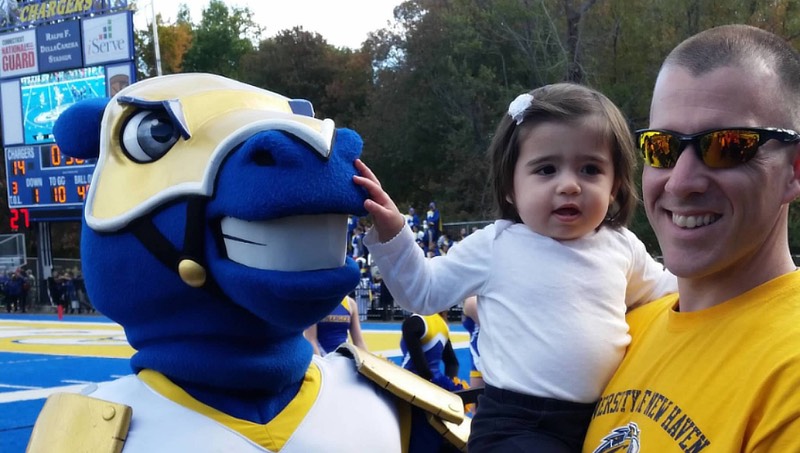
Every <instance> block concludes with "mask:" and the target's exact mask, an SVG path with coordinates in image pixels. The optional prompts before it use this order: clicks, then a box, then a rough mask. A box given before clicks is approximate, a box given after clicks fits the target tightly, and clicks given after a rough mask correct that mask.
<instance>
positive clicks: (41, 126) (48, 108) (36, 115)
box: [19, 66, 108, 145]
mask: <svg viewBox="0 0 800 453" xmlns="http://www.w3.org/2000/svg"><path fill="white" fill-rule="evenodd" d="M19 82H20V91H21V92H22V96H21V97H22V118H23V126H22V130H23V134H24V135H25V144H26V145H37V144H41V143H52V142H54V141H55V140H54V138H53V125H54V124H55V122H56V119H58V116H59V115H61V112H63V111H64V110H66V109H67V107H69V106H70V105H72V104H74V103H76V102H78V101H80V100H83V99H91V98H98V97H106V96H107V93H108V87H107V86H106V85H107V84H106V71H105V67H103V66H92V67H88V68H78V69H69V70H65V71H57V72H51V73H47V74H37V75H32V76H28V77H22V78H20V79H19Z"/></svg>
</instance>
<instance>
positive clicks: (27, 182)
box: [5, 143, 95, 211]
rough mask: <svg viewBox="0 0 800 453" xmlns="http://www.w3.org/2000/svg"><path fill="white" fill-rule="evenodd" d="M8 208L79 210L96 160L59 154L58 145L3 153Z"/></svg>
mask: <svg viewBox="0 0 800 453" xmlns="http://www.w3.org/2000/svg"><path fill="white" fill-rule="evenodd" d="M5 162H6V182H7V184H6V189H7V191H8V207H9V208H11V209H15V208H28V209H30V210H31V211H34V210H35V209H37V208H47V209H52V208H58V209H63V208H76V209H80V208H81V207H82V206H83V202H84V201H85V200H86V196H87V195H88V194H89V183H90V182H91V179H92V172H93V171H94V166H95V160H94V159H91V160H84V159H75V158H72V157H68V156H65V155H63V154H61V151H60V150H59V149H58V145H56V144H54V143H50V144H45V145H32V146H16V147H10V148H6V149H5Z"/></svg>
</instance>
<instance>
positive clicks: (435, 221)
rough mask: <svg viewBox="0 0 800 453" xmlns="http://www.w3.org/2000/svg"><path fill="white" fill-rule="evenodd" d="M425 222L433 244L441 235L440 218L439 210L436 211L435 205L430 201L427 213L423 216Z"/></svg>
mask: <svg viewBox="0 0 800 453" xmlns="http://www.w3.org/2000/svg"><path fill="white" fill-rule="evenodd" d="M425 220H426V221H427V222H428V229H429V230H431V236H432V240H433V243H434V244H435V243H436V241H437V240H438V239H439V235H440V234H441V233H442V217H441V216H440V215H439V210H438V209H436V203H434V202H432V201H431V202H430V204H429V205H428V213H427V215H426V216H425Z"/></svg>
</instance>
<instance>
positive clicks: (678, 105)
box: [642, 66, 796, 290]
mask: <svg viewBox="0 0 800 453" xmlns="http://www.w3.org/2000/svg"><path fill="white" fill-rule="evenodd" d="M777 86H778V82H777V78H776V77H775V75H774V74H772V73H771V72H769V71H767V70H765V69H763V68H762V69H756V68H742V67H723V68H718V69H716V70H713V71H711V72H709V73H706V74H703V75H700V76H696V77H695V76H693V75H692V74H691V73H689V72H688V71H686V70H685V69H683V68H680V67H676V66H672V67H667V68H665V69H663V70H662V72H661V73H660V74H659V77H658V80H657V82H656V87H655V90H654V93H653V103H652V106H651V115H650V128H651V129H668V130H671V131H675V132H678V133H680V134H684V135H688V134H693V133H696V132H700V131H703V130H707V129H715V128H735V127H743V126H751V127H782V128H789V129H791V128H792V125H791V124H790V123H788V120H787V118H788V117H789V115H787V114H785V113H784V112H783V109H782V107H781V105H782V104H781V102H780V99H781V98H780V95H779V91H778V89H777ZM793 147H796V145H787V144H783V143H780V142H778V141H775V140H771V141H769V142H767V143H766V144H764V145H762V146H761V148H760V149H759V151H758V153H757V154H756V157H754V158H753V159H752V160H750V161H749V162H747V163H745V164H742V165H739V166H737V167H733V168H728V169H711V168H709V167H707V166H705V164H703V163H702V162H701V161H700V159H699V158H698V156H697V154H696V151H695V149H694V145H690V146H688V147H687V148H686V149H685V150H684V152H683V154H681V155H680V158H679V159H678V160H677V163H676V165H675V166H674V167H673V168H669V169H658V168H652V167H648V166H646V165H645V166H644V170H643V174H642V191H643V198H644V204H645V208H646V211H647V217H648V219H649V220H650V223H651V225H652V226H653V229H654V231H655V233H656V236H657V237H658V241H659V244H660V245H661V249H662V252H663V255H664V262H665V264H666V266H667V268H669V269H670V270H671V271H672V272H673V273H674V274H676V275H677V276H678V277H681V278H684V279H690V280H692V281H695V282H697V281H714V282H717V283H719V282H720V279H722V280H723V281H725V282H728V283H730V282H731V281H733V282H735V283H734V284H735V285H741V287H740V288H741V289H742V290H745V289H749V288H751V287H752V286H753V285H752V284H751V283H752V281H751V280H753V279H754V278H756V279H757V278H759V277H754V275H756V273H754V272H753V270H754V269H759V267H764V266H770V265H771V264H772V263H773V262H774V259H775V258H774V257H775V256H778V255H780V253H781V252H783V253H784V254H785V253H787V252H786V236H785V230H786V209H787V206H786V204H787V203H788V202H789V201H791V200H792V199H793V197H794V196H795V195H796V194H795V193H794V192H792V191H793V190H795V189H794V188H793V187H791V181H792V178H793V168H792V165H791V163H790V159H789V157H788V156H789V153H790V152H791V150H792V149H793ZM704 279H705V280H704Z"/></svg>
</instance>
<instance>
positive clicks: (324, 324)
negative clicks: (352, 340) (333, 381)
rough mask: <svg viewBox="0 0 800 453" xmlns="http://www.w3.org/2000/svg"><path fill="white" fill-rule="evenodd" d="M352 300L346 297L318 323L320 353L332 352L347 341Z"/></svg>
mask: <svg viewBox="0 0 800 453" xmlns="http://www.w3.org/2000/svg"><path fill="white" fill-rule="evenodd" d="M351 317H352V315H351V312H350V300H349V298H347V297H345V298H344V299H342V302H341V303H340V304H339V305H337V306H336V308H334V309H333V311H332V312H331V313H330V314H329V315H328V316H326V317H325V318H323V319H322V321H320V322H318V323H317V343H319V347H320V354H322V355H325V354H327V353H328V352H332V351H334V350H335V349H336V347H337V346H339V345H340V344H342V343H344V342H346V341H347V332H348V330H349V329H350V318H351Z"/></svg>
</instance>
